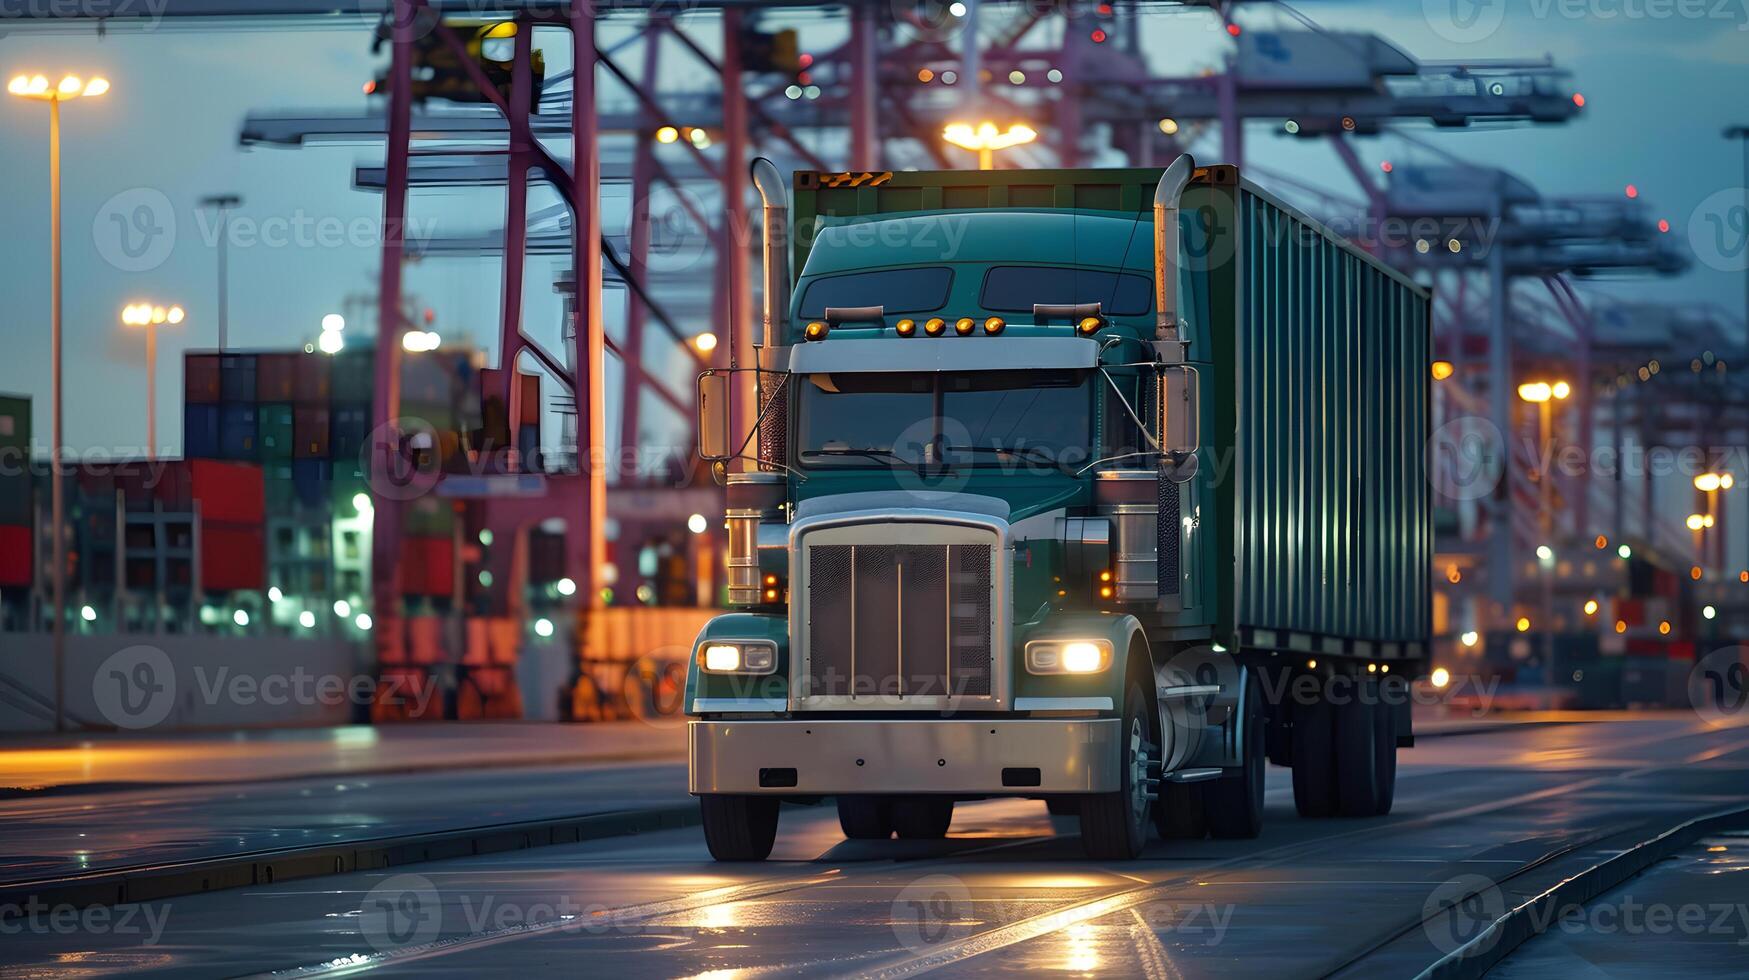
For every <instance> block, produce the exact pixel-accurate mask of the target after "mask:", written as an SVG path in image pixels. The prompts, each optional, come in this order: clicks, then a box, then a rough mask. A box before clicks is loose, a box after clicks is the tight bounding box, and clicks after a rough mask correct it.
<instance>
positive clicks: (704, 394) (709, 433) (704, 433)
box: [698, 371, 735, 463]
mask: <svg viewBox="0 0 1749 980" xmlns="http://www.w3.org/2000/svg"><path fill="white" fill-rule="evenodd" d="M732 377H733V375H731V374H729V373H728V372H726V371H722V372H719V371H706V372H705V373H703V374H701V375H699V376H698V457H699V458H700V459H702V460H704V461H706V462H709V463H717V462H722V461H723V460H726V459H729V458H730V457H731V456H733V455H735V451H734V449H733V448H732V447H731V445H730V440H729V380H730V378H732Z"/></svg>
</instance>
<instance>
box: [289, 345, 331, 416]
mask: <svg viewBox="0 0 1749 980" xmlns="http://www.w3.org/2000/svg"><path fill="white" fill-rule="evenodd" d="M292 356H293V357H294V358H295V359H296V364H295V365H294V374H295V378H294V381H293V384H292V400H293V401H296V402H298V403H299V404H303V405H326V404H328V394H329V392H330V391H331V390H332V388H333V385H332V382H331V380H330V374H329V367H330V366H331V365H332V364H333V361H334V359H333V358H332V357H329V356H327V355H325V354H303V355H296V354H294V355H292Z"/></svg>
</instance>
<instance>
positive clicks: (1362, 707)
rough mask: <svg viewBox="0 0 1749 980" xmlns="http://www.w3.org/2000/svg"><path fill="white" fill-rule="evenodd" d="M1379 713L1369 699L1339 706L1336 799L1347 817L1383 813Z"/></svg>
mask: <svg viewBox="0 0 1749 980" xmlns="http://www.w3.org/2000/svg"><path fill="white" fill-rule="evenodd" d="M1378 709H1379V705H1378V704H1377V702H1375V701H1373V700H1372V699H1371V698H1370V697H1368V696H1365V695H1361V696H1357V697H1356V698H1355V699H1354V700H1352V701H1350V702H1348V703H1347V704H1343V705H1338V706H1336V798H1337V803H1338V810H1339V812H1340V813H1341V814H1342V815H1343V816H1345V817H1372V816H1377V815H1378V812H1379V760H1378V749H1377V742H1378V737H1377V736H1378V715H1379V710H1378Z"/></svg>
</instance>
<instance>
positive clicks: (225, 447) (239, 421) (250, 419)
mask: <svg viewBox="0 0 1749 980" xmlns="http://www.w3.org/2000/svg"><path fill="white" fill-rule="evenodd" d="M256 415H257V413H256V410H255V406H254V405H252V404H247V403H241V402H229V403H226V404H222V405H220V406H219V456H220V457H222V458H224V459H256V458H258V457H259V456H260V455H261V446H260V441H261V433H260V432H259V431H257V428H256V425H257V423H256Z"/></svg>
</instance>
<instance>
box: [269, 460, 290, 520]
mask: <svg viewBox="0 0 1749 980" xmlns="http://www.w3.org/2000/svg"><path fill="white" fill-rule="evenodd" d="M261 496H262V500H263V502H264V503H265V504H266V505H267V513H269V514H277V515H284V514H285V513H286V512H287V511H289V510H291V509H292V508H293V507H295V506H296V505H297V486H296V484H295V483H294V482H293V472H292V464H291V462H290V461H288V460H283V459H275V460H269V461H267V462H264V463H262V464H261Z"/></svg>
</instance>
